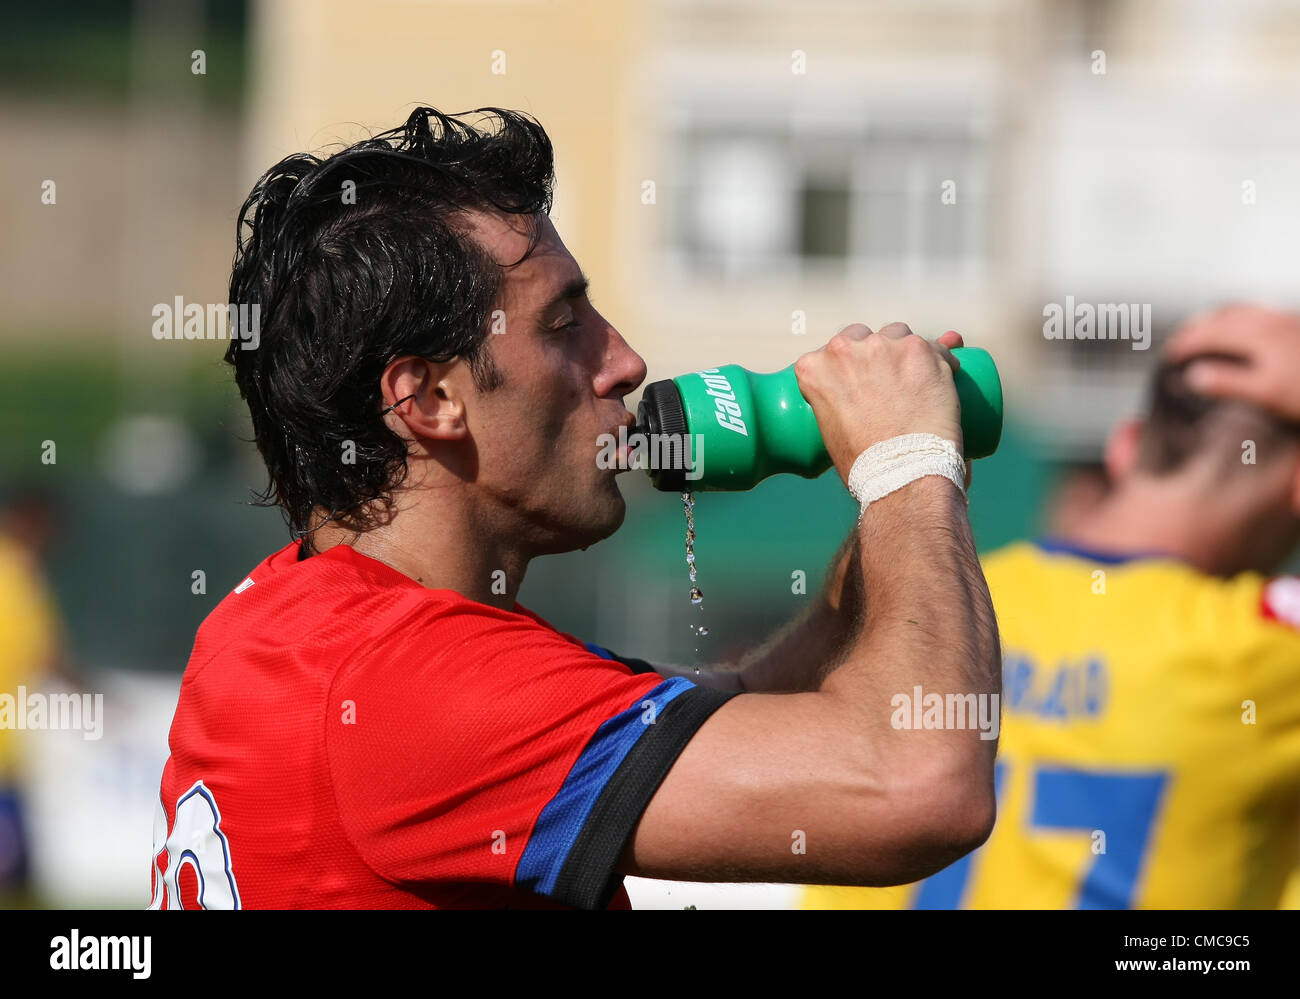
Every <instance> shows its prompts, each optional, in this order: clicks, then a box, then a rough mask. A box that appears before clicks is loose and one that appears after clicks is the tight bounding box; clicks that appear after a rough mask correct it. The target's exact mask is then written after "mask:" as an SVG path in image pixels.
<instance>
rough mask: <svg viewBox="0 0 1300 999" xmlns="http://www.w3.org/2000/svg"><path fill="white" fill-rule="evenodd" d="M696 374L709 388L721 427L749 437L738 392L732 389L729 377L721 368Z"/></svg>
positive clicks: (707, 369) (708, 369)
mask: <svg viewBox="0 0 1300 999" xmlns="http://www.w3.org/2000/svg"><path fill="white" fill-rule="evenodd" d="M696 373H697V374H698V375H699V376H700V377H701V378H703V379H704V384H705V385H707V386H708V387H709V388H708V394H709V395H711V396H713V408H714V410H715V414H714V415H715V416H717V418H718V424H719V426H723V427H726V428H727V429H728V430H730V431H732V432H733V433H737V434H741V435H742V436H744V437H748V436H749V430H748V429H747V428H746V427H745V414H744V412H743V411H742V410H741V408H740V406H739V404H738V403H737V402H736V392H735V390H734V389H733V388H732V387H731V382H729V381H727V376H726V375H724V374H722V373H721V369H719V368H705V369H704V370H703V371H699V372H696Z"/></svg>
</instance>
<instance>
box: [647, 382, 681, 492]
mask: <svg viewBox="0 0 1300 999" xmlns="http://www.w3.org/2000/svg"><path fill="white" fill-rule="evenodd" d="M686 429H687V428H686V411H685V409H683V407H682V395H681V393H680V392H678V391H677V385H676V383H675V382H673V380H672V379H671V378H665V379H664V380H663V381H658V382H651V383H650V384H649V385H647V386H646V388H645V392H643V393H642V395H641V403H640V405H638V406H637V408H636V426H635V427H634V428H633V432H634V433H638V434H644V435H645V436H647V437H649V439H650V440H651V441H653V440H654V439H655V436H656V435H657V436H661V437H662V436H677V437H679V438H680V440H679V441H678V442H677V443H678V445H679V446H680V447H681V448H682V450H680V451H678V453H679V454H688V453H689V452H688V451H687V450H685V449H686V448H687V447H689V441H688V440H687V437H686ZM657 450H658V449H654V448H652V452H654V451H657ZM649 471H650V482H651V483H652V484H653V485H654V487H655V488H656V489H659V490H661V491H663V492H666V493H679V492H682V491H683V490H684V489H685V488H686V469H685V468H651V469H650V470H649Z"/></svg>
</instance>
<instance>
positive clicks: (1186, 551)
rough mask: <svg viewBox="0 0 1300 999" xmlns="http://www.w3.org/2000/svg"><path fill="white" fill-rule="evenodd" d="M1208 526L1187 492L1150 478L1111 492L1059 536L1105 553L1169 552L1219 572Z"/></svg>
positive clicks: (1199, 566)
mask: <svg viewBox="0 0 1300 999" xmlns="http://www.w3.org/2000/svg"><path fill="white" fill-rule="evenodd" d="M1200 509H1201V511H1202V512H1204V507H1201V508H1200ZM1206 526H1207V525H1205V524H1204V523H1203V521H1202V519H1201V518H1199V517H1198V516H1197V513H1196V510H1195V509H1193V507H1192V506H1191V505H1190V504H1189V502H1188V500H1187V499H1186V497H1185V495H1183V494H1180V493H1177V492H1175V491H1172V490H1165V489H1163V488H1162V487H1161V486H1159V485H1157V484H1153V483H1144V484H1142V485H1137V486H1126V487H1124V488H1122V489H1120V490H1119V491H1118V492H1115V493H1112V494H1110V495H1109V496H1107V497H1106V498H1105V499H1103V500H1101V501H1100V502H1099V503H1098V505H1097V506H1096V507H1095V508H1094V509H1093V511H1092V513H1091V514H1089V515H1086V516H1083V517H1081V518H1079V519H1078V520H1077V521H1076V522H1075V523H1073V524H1071V525H1069V526H1068V527H1066V528H1063V529H1061V530H1058V531H1057V532H1056V535H1055V536H1056V537H1057V538H1059V539H1060V540H1062V541H1065V542H1068V543H1069V544H1071V545H1075V546H1077V547H1079V548H1081V549H1085V550H1088V551H1094V552H1098V553H1101V554H1106V555H1113V556H1142V555H1154V554H1160V555H1168V556H1172V557H1173V558H1177V559H1181V560H1182V561H1185V562H1188V563H1190V564H1191V565H1194V566H1196V567H1197V568H1199V569H1201V570H1202V571H1203V572H1213V571H1214V568H1213V567H1214V563H1215V557H1214V552H1213V550H1212V548H1211V546H1210V545H1209V544H1207V541H1208V540H1209V539H1208V532H1207V531H1206V530H1205V528H1206Z"/></svg>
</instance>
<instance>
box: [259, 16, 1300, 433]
mask: <svg viewBox="0 0 1300 999" xmlns="http://www.w3.org/2000/svg"><path fill="white" fill-rule="evenodd" d="M256 33H257V38H258V43H257V48H256V54H255V57H254V67H255V79H256V81H257V82H256V88H257V93H258V95H259V99H258V100H257V101H256V102H255V104H254V120H253V125H252V129H251V133H250V134H251V140H250V142H249V145H248V153H247V156H246V159H245V163H246V166H247V168H248V169H247V173H248V178H249V179H251V177H252V176H253V175H254V173H255V172H256V171H257V170H258V169H260V168H264V167H265V166H266V165H268V164H269V163H270V162H272V161H273V160H274V158H276V157H278V156H280V155H282V154H284V153H287V152H289V151H291V150H296V149H299V148H306V147H311V146H313V145H316V144H319V143H321V142H324V141H328V140H332V139H335V138H340V137H349V136H352V135H354V134H355V127H354V126H352V125H350V124H349V123H354V122H359V123H363V124H364V125H366V126H369V127H382V126H386V125H390V124H392V123H395V122H396V121H398V120H400V119H401V118H402V117H403V116H404V114H405V113H406V112H407V111H409V109H410V108H411V107H412V106H413V104H414V103H418V102H427V103H432V104H434V105H435V106H437V107H439V108H440V109H443V110H462V109H468V108H473V107H479V106H483V105H501V106H507V107H514V108H523V109H526V110H529V111H531V112H532V113H534V114H535V115H537V116H538V118H539V119H540V120H541V121H542V123H543V125H545V127H546V128H547V129H548V131H549V132H550V134H551V135H552V137H553V139H554V140H555V143H556V147H557V150H558V174H559V185H558V195H557V205H556V211H555V213H554V217H555V219H556V222H557V226H558V227H559V229H560V232H561V235H562V236H564V238H565V239H566V241H567V242H568V244H569V246H570V249H571V250H573V252H574V254H575V256H577V257H578V259H579V261H581V262H582V263H583V265H584V267H585V268H586V269H587V270H588V272H589V273H590V274H591V276H592V278H593V284H594V289H595V296H596V299H597V301H598V302H599V303H600V305H601V307H602V308H603V309H604V310H605V311H606V314H607V315H608V316H609V317H611V318H612V319H613V321H614V322H615V323H616V325H619V326H620V328H621V329H622V331H623V332H624V334H625V335H626V336H628V337H629V339H630V340H631V342H632V343H633V344H634V346H636V347H637V348H638V349H639V350H641V351H642V352H643V353H644V354H645V356H646V358H647V361H648V363H649V364H650V369H651V378H655V377H661V376H666V375H672V374H677V373H679V372H680V371H683V370H687V369H690V368H693V367H702V366H706V365H709V364H715V363H719V362H729V361H735V362H739V363H744V364H746V365H748V366H750V367H754V368H767V369H775V368H777V367H784V366H785V365H786V364H789V363H790V362H791V361H792V360H793V359H794V358H795V357H796V356H797V355H798V354H799V353H801V352H802V351H804V350H807V349H811V348H812V347H815V346H818V345H820V344H821V343H823V342H824V341H825V340H826V339H827V338H829V336H830V335H831V334H833V333H834V332H835V331H836V330H837V329H839V328H841V327H842V326H843V325H845V324H847V323H850V322H855V321H865V322H867V323H868V324H875V325H880V324H883V323H886V322H889V321H891V320H895V319H905V320H906V321H908V322H909V323H911V324H912V325H913V327H914V328H915V329H917V330H918V331H925V332H927V333H929V334H931V335H935V334H937V333H939V332H942V331H943V330H944V329H946V328H949V327H952V328H956V329H959V330H961V331H962V332H963V333H965V334H966V335H967V336H968V339H969V340H970V341H971V342H973V343H978V344H984V345H987V346H989V347H990V349H992V350H993V351H994V352H995V354H996V356H997V357H998V360H999V362H1000V364H1001V365H1002V366H1003V368H1004V370H1005V371H1006V373H1007V382H1008V389H1009V391H1010V393H1011V396H1012V401H1013V403H1015V404H1016V405H1017V408H1018V410H1019V412H1020V414H1021V416H1022V418H1023V419H1024V420H1025V421H1026V422H1027V423H1029V424H1031V425H1033V426H1034V427H1036V428H1038V430H1039V431H1040V436H1041V437H1042V438H1043V440H1044V442H1045V443H1047V444H1048V445H1049V446H1050V448H1051V449H1052V450H1053V452H1054V453H1059V454H1060V455H1061V456H1073V455H1075V454H1081V455H1087V454H1089V453H1091V452H1093V451H1095V450H1096V448H1097V447H1098V445H1099V442H1100V440H1101V438H1102V435H1103V434H1104V432H1105V429H1106V428H1107V427H1108V425H1109V424H1110V422H1111V421H1112V420H1113V418H1114V417H1115V416H1116V415H1117V410H1123V409H1124V408H1126V407H1129V406H1131V405H1132V404H1133V403H1134V401H1135V393H1136V391H1137V379H1138V378H1139V376H1140V373H1141V371H1142V370H1143V369H1144V362H1145V361H1146V360H1147V358H1148V357H1149V356H1150V355H1149V354H1143V353H1141V352H1137V351H1134V350H1133V349H1132V346H1131V343H1128V342H1117V343H1112V342H1105V343H1100V342H1088V341H1056V342H1051V343H1049V342H1047V341H1046V340H1045V339H1044V337H1043V334H1042V327H1043V322H1044V320H1043V312H1042V310H1043V308H1044V306H1045V305H1046V304H1047V303H1060V304H1062V305H1064V303H1065V298H1066V296H1067V295H1068V296H1071V297H1072V299H1073V300H1074V301H1076V302H1079V303H1091V304H1094V305H1096V304H1099V303H1133V304H1139V305H1142V304H1144V305H1148V306H1150V308H1151V314H1152V326H1153V332H1154V334H1155V335H1156V336H1157V337H1158V336H1161V335H1163V334H1165V333H1166V332H1167V330H1168V329H1169V327H1170V325H1171V324H1173V323H1175V322H1177V320H1178V319H1179V318H1180V317H1181V316H1182V315H1183V314H1184V313H1185V312H1186V311H1187V310H1189V309H1194V308H1197V307H1200V306H1202V305H1205V304H1207V303H1210V302H1213V301H1215V300H1218V299H1221V298H1225V297H1229V298H1237V297H1264V298H1271V299H1278V298H1281V299H1288V298H1294V297H1295V295H1294V292H1293V291H1292V284H1293V282H1294V275H1295V273H1297V269H1296V263H1297V259H1296V257H1297V249H1298V246H1297V240H1300V237H1297V235H1296V233H1297V232H1300V225H1298V223H1300V195H1298V194H1297V192H1296V191H1295V190H1294V189H1293V186H1292V185H1291V184H1290V183H1289V178H1290V177H1292V176H1294V175H1295V173H1296V169H1297V167H1300V118H1298V117H1297V116H1296V115H1295V114H1294V111H1295V102H1296V98H1295V96H1294V95H1295V94H1296V93H1297V85H1298V84H1300V64H1298V63H1297V62H1296V61H1295V59H1294V52H1295V51H1296V45H1297V42H1300V4H1297V3H1295V2H1293V0H1245V2H1240V3H1230V4H1228V3H1220V2H1216V0H1186V2H1182V0H1179V2H1175V0H1124V2H1121V0H1065V2H1062V0H1050V2H1049V0H979V2H974V0H919V2H907V3H904V2H901V0H874V2H867V3H863V2H860V0H810V2H801V3H788V2H779V0H629V2H625V3H618V4H607V3H600V2H580V0H553V2H536V0H523V2H500V3H493V4H488V5H484V4H469V3H459V2H448V3H381V4H375V5H371V6H369V7H365V8H359V7H358V6H357V5H355V4H353V3H348V2H344V0H326V2H317V0H276V2H263V3H260V4H258V6H257V14H256ZM447 39H454V40H455V43H454V44H447V43H446V41H445V40H447ZM800 331H804V332H802V333H801V332H800ZM1067 397H1068V398H1069V399H1070V400H1071V405H1070V406H1069V409H1068V412H1066V411H1065V410H1064V408H1063V407H1062V406H1061V405H1060V400H1061V399H1062V398H1067Z"/></svg>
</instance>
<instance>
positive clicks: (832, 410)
mask: <svg viewBox="0 0 1300 999" xmlns="http://www.w3.org/2000/svg"><path fill="white" fill-rule="evenodd" d="M961 345H962V339H961V337H960V336H958V335H957V334H956V333H945V334H944V335H943V336H942V337H940V338H939V341H938V342H937V343H930V342H929V341H927V340H924V339H922V338H921V337H919V336H917V335H916V334H914V333H913V332H912V331H911V330H910V329H908V327H907V326H906V325H905V324H903V323H890V324H889V325H888V326H885V327H883V328H882V329H881V330H880V331H879V332H878V333H873V332H872V331H871V330H870V329H869V328H868V327H866V326H863V325H862V324H861V323H855V324H853V325H852V326H847V327H845V328H844V329H843V330H841V331H840V332H839V333H837V334H836V335H835V336H834V337H832V338H831V340H830V342H829V343H827V344H826V346H825V347H822V348H821V349H820V350H814V351H812V352H811V353H808V354H804V355H803V356H802V357H800V358H799V360H797V361H796V362H795V365H794V373H795V377H796V378H797V379H798V381H799V389H800V391H801V392H802V393H803V397H804V398H805V399H807V400H808V402H809V404H810V405H811V406H812V408H813V413H814V414H815V415H816V417H817V426H818V427H819V428H820V430H821V434H822V440H823V441H824V442H825V444H826V450H827V451H828V452H829V453H830V456H831V460H832V461H834V462H835V468H836V471H838V472H839V474H840V478H841V479H843V480H844V481H846V482H847V481H848V475H849V470H850V469H851V468H852V467H853V462H854V461H855V460H856V459H857V457H858V455H860V454H861V453H862V452H863V451H865V450H866V449H867V448H869V447H871V445H873V444H877V443H879V442H880V441H883V440H886V439H888V438H890V437H897V436H898V435H900V434H923V433H929V434H937V435H938V436H940V437H942V438H944V439H945V440H950V441H952V442H953V443H954V444H955V445H956V446H957V450H958V451H961V450H962V435H961V412H960V407H959V405H958V402H957V390H956V388H955V387H954V386H953V381H952V375H953V372H954V371H956V370H957V367H958V362H957V359H956V358H955V357H953V356H952V354H951V353H950V352H949V349H948V348H950V347H960V346H961Z"/></svg>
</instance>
